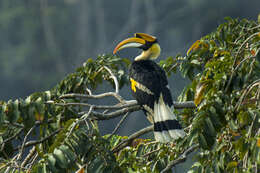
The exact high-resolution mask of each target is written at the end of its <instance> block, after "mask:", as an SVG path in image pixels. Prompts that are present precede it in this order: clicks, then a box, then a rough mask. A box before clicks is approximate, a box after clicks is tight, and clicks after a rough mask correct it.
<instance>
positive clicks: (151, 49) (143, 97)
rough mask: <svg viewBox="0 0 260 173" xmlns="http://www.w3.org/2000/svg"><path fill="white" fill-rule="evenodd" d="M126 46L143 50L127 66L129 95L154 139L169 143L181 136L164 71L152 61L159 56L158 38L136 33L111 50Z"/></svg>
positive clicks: (115, 50) (181, 132)
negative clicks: (141, 110)
mask: <svg viewBox="0 0 260 173" xmlns="http://www.w3.org/2000/svg"><path fill="white" fill-rule="evenodd" d="M127 47H136V48H139V49H142V50H143V51H142V53H141V54H140V55H139V56H137V57H135V59H134V62H133V63H132V65H131V67H130V69H129V77H130V82H131V90H132V94H133V96H134V97H135V99H136V100H137V102H138V104H139V105H141V106H142V108H143V111H144V112H145V115H146V116H147V118H148V120H149V121H150V122H151V123H153V125H154V136H155V139H156V140H157V141H160V142H170V141H172V140H175V139H178V138H181V137H183V136H185V132H184V131H183V129H182V128H181V125H180V124H179V122H178V120H177V117H176V116H175V115H174V113H173V101H172V97H171V92H170V90H169V86H168V81H167V77H166V74H165V72H164V70H163V69H162V68H160V67H159V66H158V65H157V64H156V63H155V62H154V61H152V60H154V59H156V58H158V56H159V55H160V51H161V48H160V46H159V44H158V40H157V39H156V37H154V36H151V35H148V34H144V33H136V34H135V37H133V38H128V39H125V40H123V41H121V42H120V43H119V44H118V45H117V46H116V48H115V49H114V51H113V53H114V54H115V53H116V52H117V51H119V50H121V49H124V48H127Z"/></svg>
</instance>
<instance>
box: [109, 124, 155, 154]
mask: <svg viewBox="0 0 260 173" xmlns="http://www.w3.org/2000/svg"><path fill="white" fill-rule="evenodd" d="M151 131H153V125H151V126H148V127H146V128H143V129H141V130H139V131H137V132H135V133H134V134H132V135H131V136H129V138H128V139H126V140H123V141H122V142H120V143H119V144H118V145H117V146H115V147H114V148H113V149H112V152H113V153H116V152H118V151H120V150H121V149H123V148H124V147H126V146H128V145H129V144H130V143H131V142H132V141H133V140H134V139H136V138H138V137H139V136H141V135H143V134H146V133H148V132H151Z"/></svg>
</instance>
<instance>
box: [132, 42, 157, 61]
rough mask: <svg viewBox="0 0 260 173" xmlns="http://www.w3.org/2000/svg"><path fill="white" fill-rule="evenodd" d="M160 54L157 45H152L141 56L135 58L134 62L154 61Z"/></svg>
mask: <svg viewBox="0 0 260 173" xmlns="http://www.w3.org/2000/svg"><path fill="white" fill-rule="evenodd" d="M160 53H161V48H160V46H159V44H158V43H155V44H153V45H152V46H151V47H150V48H149V49H147V50H145V51H143V52H142V53H141V55H139V56H137V57H136V58H135V61H139V60H154V59H157V58H158V56H159V55H160Z"/></svg>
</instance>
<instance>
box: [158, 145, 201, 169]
mask: <svg viewBox="0 0 260 173" xmlns="http://www.w3.org/2000/svg"><path fill="white" fill-rule="evenodd" d="M198 147H199V144H195V145H193V146H191V147H190V148H188V149H187V150H186V151H184V152H183V154H182V155H180V156H179V157H178V158H177V159H175V160H173V161H171V162H170V163H169V164H168V165H167V166H166V168H164V169H163V170H162V171H161V173H165V172H167V171H169V170H171V169H172V167H174V166H175V165H177V164H179V163H182V162H184V161H185V160H186V159H187V156H188V155H189V154H190V153H192V152H193V151H194V150H195V149H197V148H198Z"/></svg>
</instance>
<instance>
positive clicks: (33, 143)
mask: <svg viewBox="0 0 260 173" xmlns="http://www.w3.org/2000/svg"><path fill="white" fill-rule="evenodd" d="M60 130H61V129H58V130H56V131H54V132H52V133H51V134H50V135H49V136H47V137H45V138H43V139H40V140H38V141H28V142H26V143H25V144H24V148H27V147H30V146H34V145H37V144H40V143H43V142H45V141H46V140H48V139H50V138H51V137H52V136H54V135H56V134H57V133H59V132H60ZM17 150H19V147H17V148H15V149H14V151H17Z"/></svg>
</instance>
